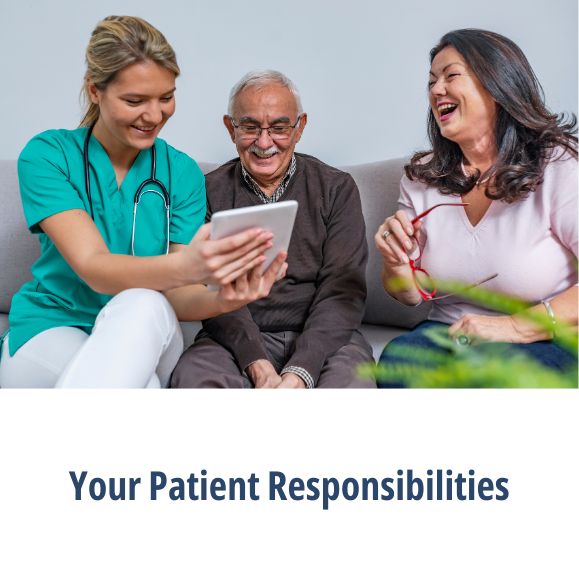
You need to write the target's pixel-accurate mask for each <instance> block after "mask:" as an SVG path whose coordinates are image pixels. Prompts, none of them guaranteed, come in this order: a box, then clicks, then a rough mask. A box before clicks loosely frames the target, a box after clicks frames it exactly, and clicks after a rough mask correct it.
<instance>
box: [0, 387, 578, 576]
mask: <svg viewBox="0 0 579 576" xmlns="http://www.w3.org/2000/svg"><path fill="white" fill-rule="evenodd" d="M577 408H578V395H577V392H576V391H424V390H423V391H394V390H393V391H388V392H385V391H375V392H365V391H358V392H355V391H352V392H349V393H343V392H340V391H333V392H329V393H324V394H316V393H314V394H311V393H307V394H294V393H291V392H281V393H277V394H268V393H265V394H263V393H258V394H251V393H250V394H246V393H244V392H242V391H240V392H235V391H232V392H230V393H227V394H222V393H215V392H209V391H205V392H204V391H197V392H195V393H187V392H185V393H172V392H167V391H159V392H149V391H143V392H137V393H134V392H133V393H132V392H118V391H111V392H99V391H86V392H59V393H54V392H50V391H46V392H44V391H24V392H11V391H3V393H2V402H1V404H0V437H1V438H2V447H1V449H0V454H1V461H2V474H1V475H0V511H1V517H0V518H1V520H0V552H1V553H0V573H1V574H7V575H10V576H12V575H19V574H26V575H28V574H35V575H36V574H60V575H63V576H64V575H68V574H70V575H73V574H75V575H76V574H83V575H84V574H87V575H88V574H111V575H116V574H144V575H148V574H159V573H171V574H175V575H180V574H193V573H197V574H231V573H237V574H295V573H302V574H353V573H356V574H385V573H394V574H405V575H415V574H416V575H422V574H427V573H428V574H448V575H453V574H469V575H475V574H485V575H486V574H493V575H503V574H504V575H512V574H525V575H534V574H537V575H545V574H557V575H563V574H572V573H575V572H574V571H575V570H576V569H577V554H576V543H577V537H578V536H579V533H578V529H577V522H576V518H577V513H578V512H579V510H578V506H577V504H578V498H577V472H578V465H577V464H578V462H577V427H578V426H577ZM203 468H204V469H206V470H207V472H208V478H211V479H212V478H215V477H222V478H225V479H227V478H229V477H238V476H241V477H244V478H249V476H250V474H251V473H252V472H253V473H255V474H256V475H257V477H258V478H259V479H260V482H259V484H258V487H257V493H258V494H259V495H260V500H259V501H251V500H249V497H248V494H246V498H247V499H246V500H245V501H230V500H228V499H226V500H224V501H221V502H219V501H214V500H207V501H205V502H203V501H190V500H188V499H186V500H184V501H171V500H170V499H169V497H168V488H169V486H168V487H167V489H165V491H164V492H163V493H161V494H160V496H159V499H158V500H157V501H151V500H150V493H149V487H150V482H149V478H150V472H151V471H162V472H164V473H165V474H166V475H167V476H168V479H171V478H174V477H181V478H184V479H186V478H187V477H188V476H189V474H191V473H195V475H196V476H200V472H201V469H203ZM399 468H401V469H403V470H407V469H412V470H413V471H414V475H415V476H418V477H421V478H422V479H426V477H427V476H426V471H427V470H428V469H429V468H431V469H435V470H436V469H438V468H441V469H444V470H446V469H448V468H450V469H452V470H453V472H454V477H456V474H458V473H459V472H462V473H463V475H465V476H466V475H468V471H469V469H471V468H472V469H474V470H475V472H476V475H475V478H477V480H478V479H480V478H482V477H488V478H491V479H492V480H496V479H497V478H500V477H506V478H508V479H509V482H508V484H507V486H508V489H509V498H508V499H507V500H505V501H502V502H499V501H496V500H492V501H489V502H484V501H481V500H480V499H479V498H478V496H477V498H476V499H475V500H474V501H469V500H466V501H458V500H456V499H455V500H452V501H446V500H443V501H430V502H429V501H427V500H426V499H425V498H424V497H423V499H422V500H419V501H407V500H403V501H397V500H392V501H381V500H378V501H363V500H362V499H361V496H359V497H358V499H357V500H355V501H351V502H350V501H347V500H345V499H343V498H342V497H340V498H339V499H338V500H336V501H335V502H330V504H329V509H328V510H323V509H322V501H321V499H320V500H317V501H311V502H309V501H306V500H304V501H292V500H290V499H289V496H288V500H287V501H278V500H276V501H270V500H269V499H268V484H269V481H268V480H269V478H268V474H269V472H270V471H281V472H283V473H284V474H285V475H286V478H287V482H289V480H290V479H291V478H293V477H300V478H302V479H304V480H306V479H307V478H310V477H317V478H320V479H321V478H324V477H335V478H337V479H338V480H339V481H340V483H341V482H342V481H343V480H344V479H345V478H347V477H354V478H356V479H357V480H358V481H359V482H360V484H361V480H362V478H364V477H375V478H377V479H378V480H381V479H382V478H384V477H394V478H395V477H396V472H397V470H398V469H399ZM70 470H73V471H76V472H77V473H78V475H80V473H81V472H82V471H83V470H86V471H88V476H87V481H86V483H85V486H84V487H83V498H82V500H81V501H76V500H75V499H74V487H73V484H72V481H71V479H70V477H69V474H68V472H69V471H70ZM95 476H98V477H101V478H103V479H106V480H108V478H109V477H114V478H120V477H125V478H129V477H141V478H142V484H141V485H140V486H138V487H137V492H136V500H135V501H129V500H126V501H111V500H110V499H109V498H108V496H107V497H105V499H103V500H101V501H93V500H91V499H90V497H89V495H88V483H89V481H90V479H92V478H94V477H95ZM286 494H288V492H287V491H286Z"/></svg>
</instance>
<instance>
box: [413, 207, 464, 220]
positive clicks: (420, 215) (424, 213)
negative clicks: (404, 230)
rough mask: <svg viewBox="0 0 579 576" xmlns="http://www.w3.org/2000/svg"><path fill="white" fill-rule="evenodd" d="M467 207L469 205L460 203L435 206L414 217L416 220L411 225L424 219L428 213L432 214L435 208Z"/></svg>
mask: <svg viewBox="0 0 579 576" xmlns="http://www.w3.org/2000/svg"><path fill="white" fill-rule="evenodd" d="M468 205H469V203H468V202H460V203H458V204H437V205H436V206H433V207H432V208H429V209H428V210H427V211H426V212H423V213H422V214H419V215H418V216H416V218H414V220H412V222H411V224H414V223H415V222H418V220H420V219H421V218H424V216H426V215H427V214H428V213H429V212H432V211H433V210H434V209H435V208H438V207H439V206H468Z"/></svg>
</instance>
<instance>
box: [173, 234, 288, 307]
mask: <svg viewBox="0 0 579 576" xmlns="http://www.w3.org/2000/svg"><path fill="white" fill-rule="evenodd" d="M210 232H211V224H205V225H203V226H201V228H199V230H198V231H197V234H195V236H194V238H193V240H191V242H190V243H189V245H188V246H187V247H186V248H185V249H184V250H182V251H180V252H179V254H180V258H181V259H182V262H181V270H182V273H183V275H184V283H185V284H213V285H221V286H224V287H225V286H229V288H228V290H227V294H228V296H230V295H231V294H232V293H231V290H230V288H231V283H232V282H234V281H235V280H236V279H237V278H241V277H243V276H245V275H246V273H247V272H249V271H250V270H254V269H255V268H256V266H258V265H261V263H262V262H264V261H265V257H264V256H263V253H264V252H265V251H266V250H268V249H269V248H271V247H272V243H271V242H270V240H271V239H272V238H273V234H272V233H271V232H264V231H263V230H260V229H258V228H253V229H251V230H247V231H245V232H240V233H239V234H236V235H235V236H229V237H228V238H223V239H222V240H209V235H210ZM282 263H283V262H282ZM272 266H273V265H272ZM270 269H271V268H270ZM278 270H279V268H278ZM268 272H269V270H268ZM266 276H267V273H266V275H264V276H263V280H264V281H265V282H267V280H265V279H266ZM251 277H254V276H253V272H252V274H251V276H250V278H251ZM267 279H269V276H267ZM274 280H275V278H274ZM259 282H261V278H260V280H259ZM272 282H273V280H272ZM248 286H249V283H248ZM252 286H254V284H252ZM270 288H271V286H270ZM244 289H247V288H244ZM267 293H269V289H268V291H267ZM262 297H263V296H258V297H257V298H262ZM257 298H253V300H256V299H257ZM248 301H249V302H251V301H252V300H248Z"/></svg>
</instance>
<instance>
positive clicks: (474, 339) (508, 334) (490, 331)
mask: <svg viewBox="0 0 579 576" xmlns="http://www.w3.org/2000/svg"><path fill="white" fill-rule="evenodd" d="M463 334H464V335H465V336H468V338H469V339H470V341H471V344H473V345H474V344H477V343H480V342H481V341H484V342H511V343H513V344H521V343H524V342H523V339H522V337H521V334H520V332H519V330H518V326H517V321H516V319H515V318H514V317H513V316H482V315H480V314H465V315H464V316H463V317H462V318H461V319H460V320H458V321H457V322H455V323H454V324H453V325H452V326H450V328H449V329H448V335H449V336H450V337H451V338H455V337H456V336H459V335H463Z"/></svg>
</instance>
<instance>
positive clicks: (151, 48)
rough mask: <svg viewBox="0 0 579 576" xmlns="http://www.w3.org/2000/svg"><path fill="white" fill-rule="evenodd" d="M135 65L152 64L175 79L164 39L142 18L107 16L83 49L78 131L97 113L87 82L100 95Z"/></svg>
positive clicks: (175, 67)
mask: <svg viewBox="0 0 579 576" xmlns="http://www.w3.org/2000/svg"><path fill="white" fill-rule="evenodd" d="M138 62H155V63H157V64H160V65H161V66H164V67H165V68H168V69H169V70H171V71H172V72H174V73H175V77H177V76H179V74H180V70H179V66H178V65H177V57H176V56H175V52H174V51H173V48H171V46H170V45H169V43H168V42H167V40H166V39H165V36H163V34H161V32H159V31H158V30H157V29H156V28H155V27H153V26H151V25H150V24H149V23H148V22H146V21H145V20H143V19H142V18H137V17H136V16H108V17H107V18H105V19H104V20H103V21H102V22H99V23H98V24H97V27H96V28H95V29H94V31H93V33H92V35H91V39H90V42H89V45H88V46H87V49H86V73H85V75H84V84H83V87H82V90H81V92H80V97H81V101H82V107H83V118H82V120H81V123H80V125H79V128H83V127H87V126H90V125H91V124H93V123H94V122H96V121H97V120H98V117H99V114H100V109H99V105H98V104H94V103H93V101H92V100H91V98H90V93H89V90H88V83H87V81H86V80H87V78H90V79H91V80H92V82H93V83H94V85H95V86H96V87H97V89H98V90H100V91H101V92H102V91H104V90H106V88H107V86H108V85H109V84H110V83H111V82H113V81H114V80H115V78H116V77H117V75H118V73H119V72H120V71H121V70H123V68H126V67H127V66H130V65H131V64H136V63H138Z"/></svg>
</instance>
